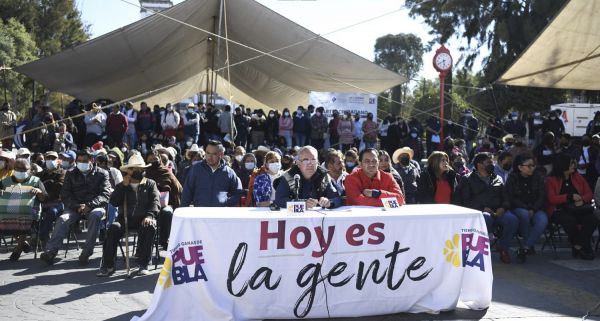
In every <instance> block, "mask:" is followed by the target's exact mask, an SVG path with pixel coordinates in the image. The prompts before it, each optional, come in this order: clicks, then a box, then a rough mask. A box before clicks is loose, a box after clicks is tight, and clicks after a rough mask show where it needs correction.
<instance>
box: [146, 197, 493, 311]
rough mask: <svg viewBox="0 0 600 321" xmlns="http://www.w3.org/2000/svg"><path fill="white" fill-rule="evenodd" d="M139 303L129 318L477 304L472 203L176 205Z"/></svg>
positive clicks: (478, 255) (479, 242)
mask: <svg viewBox="0 0 600 321" xmlns="http://www.w3.org/2000/svg"><path fill="white" fill-rule="evenodd" d="M168 253H169V256H168V257H167V258H166V259H165V264H164V267H163V270H162V271H161V273H160V276H159V279H158V282H157V285H156V289H155V291H154V296H153V299H152V303H151V306H150V307H149V309H148V310H147V311H146V313H145V314H144V315H143V316H142V317H141V318H137V317H135V318H134V320H192V319H194V320H206V321H215V320H251V319H264V318H273V319H279V318H290V319H292V318H303V317H310V318H323V317H348V316H366V315H381V314H391V313H397V312H415V313H417V312H438V311H444V310H452V309H455V308H456V305H457V302H458V301H459V299H460V300H461V301H462V302H463V303H464V304H466V305H467V306H468V307H470V308H472V309H484V308H487V307H488V306H489V304H490V302H491V294H492V266H491V260H490V249H489V238H488V234H487V229H486V226H485V221H484V219H483V216H482V215H481V213H480V212H477V211H473V210H470V209H466V208H462V207H457V206H451V205H412V206H403V207H402V208H401V209H399V210H397V211H385V212H384V211H381V209H375V208H362V207H353V208H348V207H346V208H342V209H339V210H335V211H326V212H325V211H323V212H317V211H308V212H306V213H304V214H302V215H298V214H293V215H290V214H287V212H284V211H281V212H269V211H268V210H264V209H255V208H227V209H225V208H220V209H216V208H180V209H178V210H177V211H176V213H175V215H174V218H173V225H172V228H171V236H170V242H169V250H168Z"/></svg>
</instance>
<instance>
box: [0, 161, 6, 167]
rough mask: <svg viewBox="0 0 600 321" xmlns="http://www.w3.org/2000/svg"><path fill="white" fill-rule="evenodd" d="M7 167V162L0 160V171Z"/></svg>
mask: <svg viewBox="0 0 600 321" xmlns="http://www.w3.org/2000/svg"><path fill="white" fill-rule="evenodd" d="M4 167H6V161H3V160H0V169H4Z"/></svg>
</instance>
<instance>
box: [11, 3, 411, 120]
mask: <svg viewBox="0 0 600 321" xmlns="http://www.w3.org/2000/svg"><path fill="white" fill-rule="evenodd" d="M163 15H164V16H163ZM165 16H168V17H165ZM171 18H172V19H171ZM181 22H183V23H181ZM219 26H220V27H219ZM206 31H209V32H212V33H214V34H218V35H221V36H222V37H225V36H226V35H227V38H228V39H230V41H229V46H228V48H227V46H226V43H227V41H225V40H224V39H222V38H219V37H217V36H216V35H210V34H208V33H207V32H206ZM293 44H295V45H293ZM290 45H292V46H290ZM285 47H287V48H285ZM250 48H254V49H257V50H258V51H261V52H263V53H269V52H272V56H269V55H264V54H261V53H260V52H258V51H256V50H253V49H250ZM282 48H284V49H282ZM279 49H281V50H279ZM274 56H276V57H274ZM227 57H229V65H230V68H227V65H228V64H227ZM213 60H214V63H213ZM15 70H17V71H18V72H20V73H23V74H25V75H27V76H29V77H31V78H33V79H35V80H36V81H39V82H41V83H42V84H44V85H45V86H46V87H47V88H49V89H50V90H53V91H59V92H64V93H67V94H70V95H72V96H74V97H77V98H80V99H82V100H84V101H92V100H95V99H99V98H108V99H112V100H115V101H119V100H123V99H130V100H133V101H141V100H144V101H146V102H148V104H149V105H153V104H161V105H164V104H165V103H167V102H176V101H179V100H181V99H184V98H187V97H190V96H192V95H194V94H196V93H198V92H207V91H208V92H210V91H211V90H210V89H209V88H211V87H212V88H213V89H214V87H213V85H214V84H215V83H216V93H217V94H219V95H221V96H223V97H225V98H232V100H233V101H234V102H236V103H242V104H246V105H248V106H253V107H272V108H277V109H281V108H284V107H292V106H295V105H298V104H306V103H307V102H308V92H309V91H337V92H370V93H380V92H382V91H384V90H386V89H388V88H390V87H393V86H395V85H398V84H400V83H403V82H405V81H406V79H405V78H404V77H402V76H400V75H398V74H396V73H394V72H391V71H388V70H385V69H383V68H381V67H379V66H377V65H375V64H373V63H372V62H370V61H368V60H366V59H364V58H362V57H360V56H358V55H356V54H354V53H352V52H350V51H347V50H346V49H344V48H341V47H339V46H338V45H336V44H334V43H332V42H330V41H328V40H325V39H323V38H320V37H318V36H317V35H316V34H314V33H312V32H311V31H309V30H307V29H305V28H303V27H302V26H299V25H297V24H295V23H293V22H291V21H289V20H288V19H286V18H285V17H283V16H281V15H279V14H278V13H276V12H274V11H272V10H270V9H268V8H266V7H264V6H263V5H261V4H259V3H257V2H255V1H253V0H188V1H185V2H182V3H180V4H178V5H176V6H174V7H172V8H171V9H169V10H166V11H163V12H162V13H161V14H155V15H152V16H150V17H148V18H146V19H143V20H140V21H138V22H135V23H133V24H130V25H128V26H126V27H123V28H121V29H118V30H115V31H113V32H111V33H109V34H107V35H104V36H101V37H98V38H96V39H93V40H91V41H88V42H86V43H84V44H81V45H79V46H77V47H74V48H72V49H69V50H66V51H64V52H61V53H59V54H56V55H54V56H51V57H47V58H44V59H40V60H37V61H34V62H31V63H28V64H25V65H22V66H19V67H17V68H15ZM213 70H217V71H218V76H217V77H213V75H214V73H213V72H212V71H213ZM228 71H229V73H228ZM228 74H229V77H228ZM213 79H214V81H213ZM228 79H229V80H230V81H229V82H228ZM132 97H133V99H131V98H132Z"/></svg>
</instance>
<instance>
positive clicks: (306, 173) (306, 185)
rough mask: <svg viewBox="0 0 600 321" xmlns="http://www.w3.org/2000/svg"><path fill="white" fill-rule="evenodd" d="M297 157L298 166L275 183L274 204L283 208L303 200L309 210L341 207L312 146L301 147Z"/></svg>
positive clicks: (339, 199) (340, 200)
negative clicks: (289, 203) (296, 182)
mask: <svg viewBox="0 0 600 321" xmlns="http://www.w3.org/2000/svg"><path fill="white" fill-rule="evenodd" d="M298 157H299V159H298V164H297V165H294V166H292V168H290V170H288V171H287V172H285V173H284V174H283V176H282V177H280V178H279V179H278V180H277V181H276V184H277V187H276V192H275V204H277V206H279V207H281V208H285V207H286V206H287V202H289V201H291V200H294V199H303V200H306V207H307V208H309V209H310V208H313V207H315V206H317V205H319V206H321V207H323V208H335V207H338V206H341V205H342V199H341V197H340V195H339V194H338V192H337V190H336V188H335V187H334V185H333V183H332V182H331V179H330V178H329V175H327V170H326V169H324V168H323V167H321V166H319V165H318V158H317V150H316V149H315V148H314V147H312V146H306V147H303V148H301V149H300V151H298ZM296 175H298V176H299V178H300V179H299V186H297V188H296V186H295V181H296V180H295V179H294V178H295V177H296ZM274 185H275V184H274ZM296 189H297V193H296ZM296 194H297V195H296Z"/></svg>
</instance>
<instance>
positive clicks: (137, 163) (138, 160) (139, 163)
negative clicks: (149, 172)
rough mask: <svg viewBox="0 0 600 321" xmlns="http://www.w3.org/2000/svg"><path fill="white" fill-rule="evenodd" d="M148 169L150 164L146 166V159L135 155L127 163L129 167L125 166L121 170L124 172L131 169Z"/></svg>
mask: <svg viewBox="0 0 600 321" xmlns="http://www.w3.org/2000/svg"><path fill="white" fill-rule="evenodd" d="M146 167H150V164H146V162H144V158H143V157H142V156H141V155H138V154H137V153H135V154H133V155H131V157H129V160H128V161H127V165H123V166H121V168H119V169H120V170H122V171H124V170H127V169H129V168H146Z"/></svg>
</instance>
